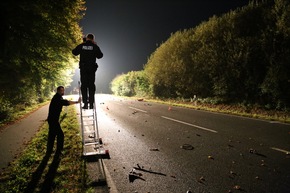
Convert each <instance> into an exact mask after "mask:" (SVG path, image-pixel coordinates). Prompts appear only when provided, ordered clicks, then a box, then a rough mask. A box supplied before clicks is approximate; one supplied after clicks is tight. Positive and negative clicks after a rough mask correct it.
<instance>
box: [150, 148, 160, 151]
mask: <svg viewBox="0 0 290 193" xmlns="http://www.w3.org/2000/svg"><path fill="white" fill-rule="evenodd" d="M149 150H150V151H159V149H158V148H150V149H149Z"/></svg>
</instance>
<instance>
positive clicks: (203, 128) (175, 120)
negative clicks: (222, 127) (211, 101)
mask: <svg viewBox="0 0 290 193" xmlns="http://www.w3.org/2000/svg"><path fill="white" fill-rule="evenodd" d="M161 117H162V118H164V119H167V120H171V121H174V122H177V123H182V124H184V125H189V126H192V127H196V128H198V129H202V130H205V131H209V132H213V133H217V131H216V130H213V129H208V128H205V127H201V126H198V125H193V124H191V123H187V122H184V121H180V120H177V119H172V118H169V117H165V116H161Z"/></svg>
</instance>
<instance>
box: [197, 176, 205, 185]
mask: <svg viewBox="0 0 290 193" xmlns="http://www.w3.org/2000/svg"><path fill="white" fill-rule="evenodd" d="M197 181H198V182H199V183H201V184H203V183H204V182H205V178H204V177H203V176H201V177H200V178H199V179H198V180H197Z"/></svg>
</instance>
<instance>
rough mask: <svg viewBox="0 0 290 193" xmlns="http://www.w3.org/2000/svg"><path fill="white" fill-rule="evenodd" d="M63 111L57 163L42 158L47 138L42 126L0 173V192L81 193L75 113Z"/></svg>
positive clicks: (71, 107)
mask: <svg viewBox="0 0 290 193" xmlns="http://www.w3.org/2000/svg"><path fill="white" fill-rule="evenodd" d="M65 108H67V109H64V111H63V112H62V114H61V118H60V119H61V120H62V121H61V127H62V129H63V132H64V135H65V142H64V150H63V155H62V156H61V159H60V162H57V161H56V160H55V157H54V156H53V155H51V156H50V157H49V158H47V159H46V158H45V157H44V156H45V152H46V142H47V134H48V124H47V122H45V123H44V125H43V126H42V127H41V128H40V129H39V132H38V133H37V134H36V136H35V137H34V138H33V139H32V140H31V141H30V142H29V143H28V145H27V146H26V148H25V150H24V151H23V152H22V154H21V155H20V156H19V157H18V158H17V159H16V160H15V161H13V162H12V163H10V165H9V166H8V167H7V168H6V169H5V170H4V171H3V172H2V173H1V177H0V192H3V193H12V192H83V181H84V176H86V173H85V171H84V169H83V168H84V167H83V166H84V160H83V159H82V156H81V155H82V142H81V137H80V135H79V134H80V132H79V124H78V120H77V117H76V109H75V107H74V106H69V107H65ZM55 145H56V144H55ZM48 185H49V186H48Z"/></svg>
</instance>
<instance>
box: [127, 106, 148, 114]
mask: <svg viewBox="0 0 290 193" xmlns="http://www.w3.org/2000/svg"><path fill="white" fill-rule="evenodd" d="M129 108H130V109H134V110H136V111H141V112H143V113H147V111H144V110H141V109H137V108H135V107H129Z"/></svg>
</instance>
